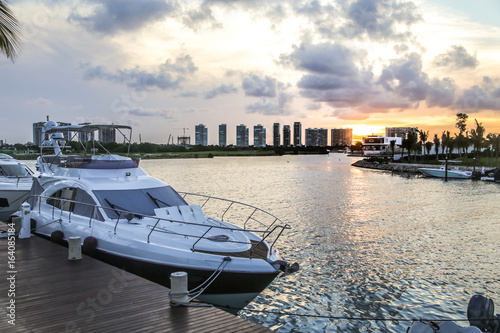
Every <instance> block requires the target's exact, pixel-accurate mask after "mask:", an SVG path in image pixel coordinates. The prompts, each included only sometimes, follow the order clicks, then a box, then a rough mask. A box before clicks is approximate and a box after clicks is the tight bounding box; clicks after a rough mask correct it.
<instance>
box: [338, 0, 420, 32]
mask: <svg viewBox="0 0 500 333" xmlns="http://www.w3.org/2000/svg"><path fill="white" fill-rule="evenodd" d="M344 15H345V17H346V18H347V23H346V24H345V25H343V26H342V27H340V28H339V32H340V34H341V35H343V36H344V37H347V38H360V37H364V36H366V37H368V38H369V39H371V40H375V41H404V40H407V39H408V38H409V37H410V36H411V32H410V30H409V27H410V26H411V25H413V24H414V23H417V22H419V21H421V20H422V17H421V15H420V14H419V13H418V11H417V7H416V6H415V4H414V3H413V2H408V1H406V2H405V1H396V0H358V1H353V2H350V5H346V6H345V8H344Z"/></svg>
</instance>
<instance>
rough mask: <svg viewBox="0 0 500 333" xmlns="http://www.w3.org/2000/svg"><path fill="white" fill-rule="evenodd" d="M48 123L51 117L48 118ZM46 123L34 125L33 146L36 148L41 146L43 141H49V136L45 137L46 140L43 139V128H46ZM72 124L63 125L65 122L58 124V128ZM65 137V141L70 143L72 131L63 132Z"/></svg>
mask: <svg viewBox="0 0 500 333" xmlns="http://www.w3.org/2000/svg"><path fill="white" fill-rule="evenodd" d="M47 121H49V117H48V116H47ZM45 124H46V122H44V121H41V122H38V123H33V144H34V145H35V146H40V145H41V144H42V141H43V140H48V135H45V138H42V135H43V128H44V127H45ZM70 125H71V123H63V122H57V126H70ZM61 133H63V136H64V140H66V141H70V140H71V131H70V130H66V131H61Z"/></svg>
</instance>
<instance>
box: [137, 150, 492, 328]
mask: <svg viewBox="0 0 500 333" xmlns="http://www.w3.org/2000/svg"><path fill="white" fill-rule="evenodd" d="M355 160H356V159H354V158H351V157H347V156H346V155H343V154H330V155H316V156H281V157H221V158H214V159H179V160H176V159H170V160H143V161H142V162H141V166H142V167H143V168H144V169H145V170H146V171H147V172H148V173H149V174H151V175H152V176H154V177H157V178H159V179H161V180H163V181H165V182H167V183H168V184H170V185H172V186H173V187H174V188H175V189H176V190H178V191H185V192H196V193H202V194H210V195H213V196H217V197H222V198H228V199H233V200H238V201H242V202H246V203H249V204H252V205H255V206H258V207H261V208H263V209H265V210H268V211H270V212H271V213H273V214H275V215H276V216H279V217H280V218H281V219H282V220H283V221H285V222H287V223H290V224H291V225H292V228H293V229H292V230H288V231H287V232H286V233H285V234H284V237H282V238H281V239H280V241H279V242H278V244H277V247H278V249H279V250H280V253H281V254H282V256H283V257H284V258H285V259H286V260H288V261H290V262H295V261H296V262H298V263H300V265H301V270H300V271H299V272H298V273H295V274H294V275H290V276H287V277H285V278H280V279H277V280H276V281H275V282H273V284H272V285H270V286H269V288H267V289H266V290H265V291H264V292H263V293H262V294H261V295H260V296H259V297H258V298H257V299H255V301H254V302H253V303H251V304H250V305H249V306H247V308H246V310H243V311H242V312H240V316H242V317H244V318H246V319H248V320H250V321H253V322H256V323H258V324H260V325H262V326H265V327H269V328H271V329H273V330H275V331H277V332H404V331H406V328H407V327H408V326H409V325H410V324H411V323H410V322H407V321H398V320H396V318H399V319H413V318H429V319H432V318H454V319H465V318H466V309H467V304H468V301H469V299H470V297H471V296H472V295H474V294H476V293H478V294H483V295H488V296H490V297H491V298H492V299H493V300H494V301H495V302H496V303H497V304H500V303H499V302H500V279H499V276H498V272H499V266H500V265H499V263H498V258H500V247H499V246H498V241H499V240H500V214H499V213H498V210H497V204H498V203H500V185H498V184H490V183H484V182H480V181H469V180H465V181H448V182H444V181H442V180H438V179H426V178H423V177H420V176H408V175H400V174H391V173H387V172H380V171H373V170H366V169H358V168H355V167H351V163H353V162H354V161H355ZM259 311H265V312H259ZM268 311H276V312H282V313H283V312H286V313H292V314H299V315H300V316H299V315H283V314H281V315H276V314H269V313H267V312H268ZM496 312H498V311H496ZM327 317H332V318H327ZM344 317H350V318H352V317H355V318H366V320H347V319H338V318H344ZM381 318H385V319H390V318H395V319H394V320H370V319H381ZM460 324H461V325H465V324H466V323H465V322H462V323H460Z"/></svg>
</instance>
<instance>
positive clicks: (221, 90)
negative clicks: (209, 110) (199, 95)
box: [205, 84, 238, 99]
mask: <svg viewBox="0 0 500 333" xmlns="http://www.w3.org/2000/svg"><path fill="white" fill-rule="evenodd" d="M236 92H238V89H237V88H236V87H235V86H233V85H232V84H230V85H228V86H227V85H225V84H223V85H220V86H219V87H217V88H215V89H212V90H210V91H208V92H207V93H206V94H205V98H206V99H212V98H215V97H217V96H219V95H227V94H233V93H236Z"/></svg>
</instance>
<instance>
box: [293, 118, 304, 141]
mask: <svg viewBox="0 0 500 333" xmlns="http://www.w3.org/2000/svg"><path fill="white" fill-rule="evenodd" d="M293 145H294V146H302V124H301V123H300V122H298V121H296V122H294V123H293Z"/></svg>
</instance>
